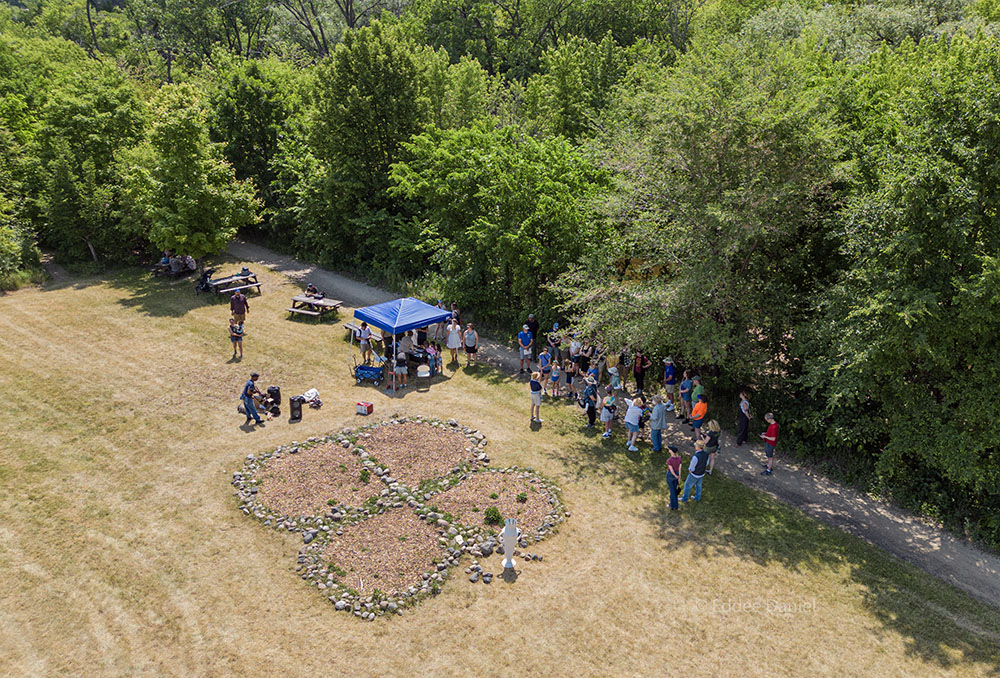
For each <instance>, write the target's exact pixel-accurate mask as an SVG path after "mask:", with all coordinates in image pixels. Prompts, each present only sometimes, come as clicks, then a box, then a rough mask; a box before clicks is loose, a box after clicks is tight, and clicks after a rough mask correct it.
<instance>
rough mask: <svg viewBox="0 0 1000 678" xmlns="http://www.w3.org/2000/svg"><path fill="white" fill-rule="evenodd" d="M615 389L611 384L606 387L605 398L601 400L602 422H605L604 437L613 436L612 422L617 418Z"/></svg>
mask: <svg viewBox="0 0 1000 678" xmlns="http://www.w3.org/2000/svg"><path fill="white" fill-rule="evenodd" d="M616 409H617V405H616V403H615V390H614V389H613V388H611V387H610V386H605V387H604V398H603V399H602V400H601V423H602V424H604V434H603V435H602V436H601V437H602V438H610V437H611V422H612V421H614V420H615V410H616Z"/></svg>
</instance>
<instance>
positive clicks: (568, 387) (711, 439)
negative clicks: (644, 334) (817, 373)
mask: <svg viewBox="0 0 1000 678" xmlns="http://www.w3.org/2000/svg"><path fill="white" fill-rule="evenodd" d="M517 346H518V358H519V360H520V367H519V371H520V374H524V373H525V372H528V373H530V377H529V380H528V389H529V393H530V397H531V414H530V421H531V423H532V424H541V423H542V422H543V419H542V416H541V414H542V413H541V408H542V402H543V397H550V398H562V397H565V398H570V399H575V400H576V401H577V402H578V403H579V405H580V407H582V408H583V409H584V412H585V414H586V418H587V424H586V426H587V427H588V428H593V427H594V426H595V425H596V422H597V421H598V420H599V421H600V422H601V424H602V425H603V428H604V431H603V432H602V434H601V437H602V438H604V439H606V440H607V439H610V438H612V437H613V435H614V434H613V428H614V423H615V422H616V421H617V420H618V419H619V417H620V418H621V420H622V424H623V425H624V428H625V444H626V449H627V450H628V451H629V452H637V451H638V450H639V448H638V444H639V441H640V439H641V438H642V436H643V433H644V429H645V428H646V426H648V427H649V442H650V444H651V446H652V450H653V452H655V453H660V452H662V451H663V432H664V431H665V430H666V429H667V416H668V413H674V416H675V418H676V419H677V420H679V421H680V423H681V424H683V425H687V426H688V427H689V430H690V433H691V436H692V443H693V447H694V452H693V454H692V455H691V460H690V463H689V464H688V467H687V477H686V480H684V482H683V483H681V478H682V475H683V473H682V470H683V469H682V463H681V459H682V458H681V455H680V449H679V448H678V447H677V446H675V445H668V446H667V448H666V449H667V450H668V451H669V452H670V455H669V457H668V458H667V462H666V464H667V483H668V486H669V487H670V507H671V508H672V509H677V508H678V506H679V502H680V503H686V502H687V501H689V500H690V498H691V494H692V493H693V495H694V500H695V501H699V500H700V499H701V492H702V481H703V479H704V477H705V475H711V474H712V472H713V471H714V469H715V464H716V457H717V456H718V453H719V438H720V435H721V432H722V428H721V426H720V425H719V422H718V420H717V419H713V418H711V417H710V416H709V402H708V394H707V393H706V391H705V382H704V380H703V378H702V377H701V376H700V375H698V374H691V372H690V371H689V370H679V369H678V367H677V366H676V365H675V364H674V361H673V358H671V357H669V356H667V357H666V358H664V359H663V373H662V377H659V375H657V376H656V377H654V376H652V375H651V373H652V369H653V365H654V363H653V360H652V359H651V358H650V357H649V356H647V355H645V354H644V353H643V352H642V351H641V350H632V351H630V350H628V349H622V350H620V351H610V350H607V349H606V348H605V347H604V346H601V345H600V344H599V343H595V342H592V341H589V340H588V339H587V338H586V337H581V336H580V334H579V333H577V332H572V331H570V332H567V331H565V330H564V329H561V328H560V326H559V323H553V324H552V329H551V330H550V331H549V332H547V333H546V334H545V335H544V336H543V335H542V334H541V333H540V325H539V323H538V322H537V321H536V320H535V317H534V315H530V316H529V317H528V320H527V321H526V322H525V323H524V325H523V326H522V327H521V331H520V332H519V333H518V335H517ZM533 365H534V367H533ZM650 378H654V379H655V380H656V381H657V382H658V383H657V384H656V385H655V387H653V388H652V389H651V388H650V387H649V384H648V383H647V380H648V379H650ZM629 379H631V380H632V382H633V384H634V388H632V389H631V394H630V389H629V388H628V382H629ZM654 390H655V391H657V393H651V394H650V395H649V396H647V392H651V391H654ZM630 395H631V397H630ZM647 398H648V399H647ZM752 418H753V416H752V414H751V411H750V399H749V396H748V395H747V393H745V392H743V393H740V403H739V408H738V413H737V421H736V425H737V435H736V446H737V447H739V446H742V445H744V444H746V442H747V438H748V436H749V430H750V421H751V419H752ZM764 419H765V421H766V422H767V430H766V431H765V432H764V433H762V434H761V439H762V440H763V441H764V455H765V461H764V466H765V468H764V469H763V471H761V474H762V475H765V476H769V475H771V474H772V472H773V470H774V451H775V448H776V446H777V443H778V423H777V421H776V420H775V418H774V415H773V413H771V412H768V413H767V414H766V415H765V416H764Z"/></svg>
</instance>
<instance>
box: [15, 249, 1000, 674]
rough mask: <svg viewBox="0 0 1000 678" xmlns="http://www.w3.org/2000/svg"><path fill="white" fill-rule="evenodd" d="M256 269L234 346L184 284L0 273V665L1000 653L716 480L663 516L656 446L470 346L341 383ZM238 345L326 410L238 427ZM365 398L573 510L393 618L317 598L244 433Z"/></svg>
mask: <svg viewBox="0 0 1000 678" xmlns="http://www.w3.org/2000/svg"><path fill="white" fill-rule="evenodd" d="M240 265H241V264H240V262H232V261H231V262H229V264H227V265H226V266H224V267H223V268H222V270H221V271H220V272H222V273H224V272H226V271H228V270H229V269H230V268H232V269H235V270H238V268H239V266H240ZM260 279H261V282H262V283H263V284H264V295H263V296H262V297H251V299H250V305H251V312H250V314H249V316H248V321H247V330H248V335H247V339H246V340H245V342H244V350H245V353H246V357H245V358H244V360H243V362H242V363H233V362H231V361H230V355H231V348H230V345H229V341H228V339H227V333H226V327H227V314H228V309H227V307H226V305H225V304H223V303H222V302H215V301H213V300H212V299H209V298H206V297H204V296H201V297H195V296H194V294H193V282H192V281H187V280H185V281H178V282H176V283H174V282H170V281H164V280H162V279H155V280H153V279H150V278H147V277H146V276H145V275H143V274H141V273H139V272H134V273H125V274H120V275H115V276H114V277H111V278H108V279H100V278H92V279H80V280H75V281H74V282H73V283H72V284H62V285H50V286H47V287H46V288H44V289H43V290H37V289H26V290H22V291H19V292H17V293H14V294H10V295H7V296H4V297H0V349H2V350H0V392H2V393H4V394H6V396H7V403H6V404H7V407H6V413H7V416H6V417H5V418H4V419H3V421H2V423H0V441H2V446H0V447H2V452H0V515H3V516H4V520H3V522H2V523H0V619H2V620H3V623H2V624H0V675H12V676H49V675H59V674H69V675H87V676H100V675H139V676H142V675H150V676H162V675H178V676H202V675H210V676H212V675H247V676H254V675H259V676H264V675H275V674H285V675H290V676H296V675H326V674H330V673H335V672H336V673H342V674H345V675H370V674H372V673H379V674H382V675H407V676H410V675H426V674H429V673H431V672H439V671H441V672H443V671H448V672H450V673H452V674H456V675H487V674H490V673H493V672H495V671H496V670H497V669H498V668H504V669H518V668H524V667H528V666H530V667H535V668H536V669H537V670H539V671H542V672H546V673H551V674H553V675H579V676H591V675H601V676H606V675H609V674H610V675H616V676H631V675H635V676H653V675H663V674H664V673H665V672H666V671H667V667H677V668H681V667H683V670H684V673H685V674H686V675H690V676H719V675H723V676H730V675H767V676H801V675H810V674H819V675H837V676H871V675H878V676H924V675H954V676H981V675H990V674H995V673H997V672H1000V612H998V611H996V610H993V609H992V608H989V607H987V606H984V605H981V604H979V603H977V602H975V601H973V600H971V599H970V598H969V597H967V596H965V595H964V594H962V593H960V592H958V591H956V590H955V589H953V588H951V587H950V586H947V585H946V584H943V583H941V582H939V581H937V580H935V579H933V578H932V577H930V576H929V575H926V574H924V573H922V572H920V571H918V570H916V569H914V568H912V567H910V566H907V565H905V564H903V563H901V562H899V561H897V560H895V559H893V558H891V557H889V556H887V555H886V554H884V553H883V552H882V551H880V550H879V549H876V548H874V547H872V546H870V545H868V544H866V543H864V542H862V541H861V540H858V539H856V538H854V537H851V536H849V535H846V534H843V533H841V532H839V531H837V530H834V529H831V528H827V527H824V526H822V525H821V524H819V523H817V522H816V521H814V520H812V519H810V518H807V517H805V516H804V515H803V514H801V513H799V512H798V511H796V510H794V509H791V508H788V507H786V506H784V505H781V504H778V503H777V502H775V501H773V500H771V499H770V498H769V497H766V496H764V495H762V494H759V493H756V492H753V491H751V490H749V489H747V488H745V487H743V486H741V485H739V484H738V483H736V482H734V481H729V480H726V479H725V478H719V477H711V478H709V479H707V481H706V486H705V499H704V501H703V502H702V503H701V504H700V505H697V506H690V507H686V509H685V510H682V511H681V512H679V513H673V514H672V513H671V512H670V511H668V510H667V508H666V503H665V482H664V479H663V471H662V468H663V463H664V461H665V459H664V458H663V457H662V456H657V455H653V454H651V453H650V452H649V448H648V446H642V447H641V448H640V452H639V453H627V452H625V448H624V444H623V442H622V435H621V434H620V433H616V437H615V439H614V440H613V442H610V443H608V442H604V441H602V440H601V439H600V437H599V435H597V434H588V433H586V432H585V430H584V429H583V427H582V423H583V421H582V415H581V410H580V409H579V408H577V407H576V406H575V405H570V404H568V403H560V404H557V405H551V404H550V403H549V402H548V401H547V402H546V403H545V404H543V407H542V409H543V412H542V416H543V417H544V418H545V424H544V425H543V427H542V428H541V430H539V431H532V430H531V429H530V428H529V426H528V404H529V403H528V395H527V387H526V386H525V385H524V384H523V383H521V382H518V381H516V380H514V379H512V378H511V377H509V376H507V375H503V374H500V373H497V372H495V371H492V370H490V369H488V368H486V367H479V368H477V369H473V370H466V369H465V368H462V369H461V370H459V371H457V372H454V373H453V371H452V369H451V368H448V369H447V370H446V374H447V375H450V376H449V378H447V379H444V380H435V382H434V383H433V384H432V385H430V386H429V387H427V386H424V385H418V386H417V387H415V388H411V389H407V390H406V391H402V392H401V394H400V395H398V396H390V395H386V394H385V393H384V392H382V391H376V389H374V388H373V387H371V386H370V385H369V386H365V387H357V386H355V385H354V380H353V378H351V377H350V375H349V369H348V361H349V357H350V356H349V347H348V344H347V343H346V342H345V341H344V336H345V332H344V330H343V328H342V327H341V324H340V323H339V322H335V321H329V322H325V323H322V324H319V323H306V322H295V321H289V320H288V319H287V314H286V313H285V312H284V311H283V309H284V308H285V307H286V306H287V301H288V299H289V298H290V297H291V295H292V294H293V293H294V292H295V291H297V289H298V288H297V287H294V286H292V285H291V284H289V283H288V282H287V281H286V280H285V279H284V278H283V277H281V276H279V275H277V274H273V273H270V272H267V271H263V272H261V273H260ZM330 293H331V294H332V295H333V296H336V294H335V291H334V290H330ZM349 313H350V310H344V311H343V312H342V313H341V317H345V316H346V315H348V314H349ZM251 370H257V371H259V372H260V373H261V375H262V377H261V383H262V384H263V385H265V386H266V385H268V384H271V383H275V384H279V385H280V386H281V387H282V393H283V395H284V396H285V397H286V398H287V397H288V396H291V395H295V394H297V393H301V392H302V391H304V390H306V389H307V388H309V387H316V388H318V389H319V391H320V396H321V398H322V399H323V401H324V407H323V408H322V409H321V410H319V411H315V410H310V409H306V411H305V412H304V417H303V420H302V422H301V423H299V424H294V425H290V424H288V423H287V418H286V417H285V416H283V417H281V418H280V419H278V420H276V421H274V422H271V423H268V425H267V426H266V427H265V428H263V429H261V430H257V431H253V430H250V429H245V428H243V427H242V426H241V425H242V423H243V417H242V416H241V415H239V414H237V413H236V395H237V393H238V392H239V389H240V387H241V385H242V383H243V381H245V379H246V377H247V374H248V373H249V372H250V371H251ZM414 381H416V380H414ZM358 400H369V401H372V402H373V403H374V404H375V414H374V418H376V419H381V418H383V417H387V416H389V415H391V414H393V413H397V412H398V413H400V414H426V415H431V416H437V417H441V418H444V419H448V418H451V417H454V418H456V419H458V420H459V421H460V422H461V423H463V424H465V425H469V426H474V427H476V428H479V429H480V430H482V431H483V433H484V434H486V436H487V437H488V438H489V440H490V445H489V447H488V450H487V451H488V453H489V455H490V457H491V460H492V461H491V465H493V466H497V467H504V466H511V465H518V466H531V467H534V468H535V469H536V470H538V471H539V472H541V473H543V474H544V475H547V476H548V477H550V478H552V479H553V480H555V481H556V482H557V483H558V484H559V485H560V486H561V488H562V491H563V501H564V502H565V504H566V507H567V509H568V510H569V511H571V513H572V516H571V518H570V519H568V520H567V521H566V522H565V523H564V524H563V525H562V526H561V528H560V531H559V532H558V533H557V534H555V535H553V536H551V537H549V538H548V539H546V540H545V541H544V542H542V543H541V544H539V545H538V546H537V548H532V549H531V550H533V551H536V552H538V553H541V554H543V555H544V556H545V560H544V561H543V562H541V563H528V564H522V565H519V567H520V568H521V576H520V577H519V578H518V580H517V582H516V584H514V585H506V584H505V583H504V582H502V581H500V580H497V581H495V582H494V583H493V584H491V585H489V586H484V585H482V584H478V585H475V584H471V583H469V582H468V581H466V580H465V579H464V578H462V577H456V578H454V579H453V580H451V581H449V582H448V583H447V584H446V585H445V586H444V589H443V592H442V594H441V595H440V596H438V597H436V598H432V599H429V600H427V601H425V602H423V603H422V604H421V605H420V606H419V607H418V608H417V609H416V610H415V611H413V612H408V613H407V614H406V615H405V616H404V617H402V618H395V619H392V620H391V621H388V623H385V620H380V621H377V622H375V623H371V624H367V623H360V622H358V621H357V620H355V619H353V618H350V617H348V616H347V615H344V614H342V613H337V612H336V611H335V610H334V609H333V607H332V606H331V605H330V604H329V603H327V602H326V601H323V600H322V599H319V598H318V597H317V595H316V592H315V591H313V590H311V589H309V587H307V586H305V585H304V583H303V582H302V581H301V580H300V579H299V578H298V577H297V576H296V575H295V573H294V567H295V555H296V553H297V551H298V549H299V547H300V546H301V538H299V537H297V536H294V535H289V534H283V533H281V532H278V531H275V530H271V529H268V528H265V527H263V526H261V525H259V524H256V523H255V522H254V521H252V520H248V519H247V518H246V517H245V516H243V515H242V514H241V513H240V512H239V511H237V509H236V504H235V502H234V500H233V497H232V494H231V489H232V488H231V487H230V485H229V480H230V478H231V473H232V471H233V469H236V468H238V467H239V466H240V463H241V462H242V459H243V457H244V456H245V455H246V454H249V453H252V452H258V451H261V450H266V449H269V448H273V447H275V446H277V445H279V444H284V443H289V442H291V441H293V440H303V439H305V438H306V437H308V436H311V435H321V434H325V433H327V432H330V431H334V430H339V429H341V428H345V427H356V426H358V425H361V424H363V423H366V422H367V421H368V419H367V418H364V417H359V416H356V415H355V414H354V403H355V402H356V401H358ZM286 413H287V407H286ZM721 462H722V463H725V459H724V457H723V458H722V459H721ZM485 562H486V563H488V564H489V567H490V568H491V569H492V570H493V571H497V570H498V569H499V567H500V566H499V558H497V557H496V556H494V557H492V558H490V559H488V560H487V561H485ZM755 604H757V605H758V609H756V610H755V609H753V608H754V605H755ZM766 605H770V606H771V609H762V608H761V606H766ZM358 648H365V651H364V652H359V651H358ZM696 656H697V658H695V657H696Z"/></svg>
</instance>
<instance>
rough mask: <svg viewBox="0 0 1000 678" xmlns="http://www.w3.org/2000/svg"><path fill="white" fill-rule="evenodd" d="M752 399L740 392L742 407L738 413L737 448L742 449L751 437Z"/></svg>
mask: <svg viewBox="0 0 1000 678" xmlns="http://www.w3.org/2000/svg"><path fill="white" fill-rule="evenodd" d="M752 418H753V417H752V415H751V414H750V397H749V396H747V393H746V391H740V407H739V410H737V412H736V447H742V446H743V443H745V442H746V441H747V438H748V437H749V435H750V420H751V419H752Z"/></svg>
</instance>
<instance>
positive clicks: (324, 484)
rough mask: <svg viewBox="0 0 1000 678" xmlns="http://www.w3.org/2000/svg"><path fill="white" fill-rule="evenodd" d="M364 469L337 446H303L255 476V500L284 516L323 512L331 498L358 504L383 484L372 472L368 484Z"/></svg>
mask: <svg viewBox="0 0 1000 678" xmlns="http://www.w3.org/2000/svg"><path fill="white" fill-rule="evenodd" d="M363 468H364V467H363V466H362V465H361V461H360V460H359V459H358V456H357V455H356V454H353V453H352V452H351V451H350V450H348V449H344V448H343V447H341V446H340V445H334V444H332V443H323V444H321V445H316V446H315V447H311V448H308V449H302V450H301V451H299V452H298V453H296V454H286V455H284V456H283V457H281V458H279V459H271V460H269V461H268V462H267V464H266V466H265V467H264V469H263V471H262V472H261V473H260V474H259V476H258V477H259V479H260V482H259V484H258V492H257V499H258V501H260V503H261V504H262V505H263V506H264V507H266V508H268V509H270V510H272V511H275V512H276V513H279V514H281V515H287V516H309V515H314V514H317V513H323V512H324V511H327V510H328V509H329V506H330V504H329V503H328V502H329V501H330V500H333V501H334V503H335V504H343V505H346V506H360V505H361V504H362V503H364V501H365V500H366V499H368V498H369V497H371V496H373V495H377V494H378V493H379V492H380V491H381V490H382V487H383V486H382V483H380V482H378V479H377V478H375V477H374V475H371V474H369V475H370V478H369V480H368V482H367V483H364V482H362V481H361V478H360V476H361V470H362V469H363Z"/></svg>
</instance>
